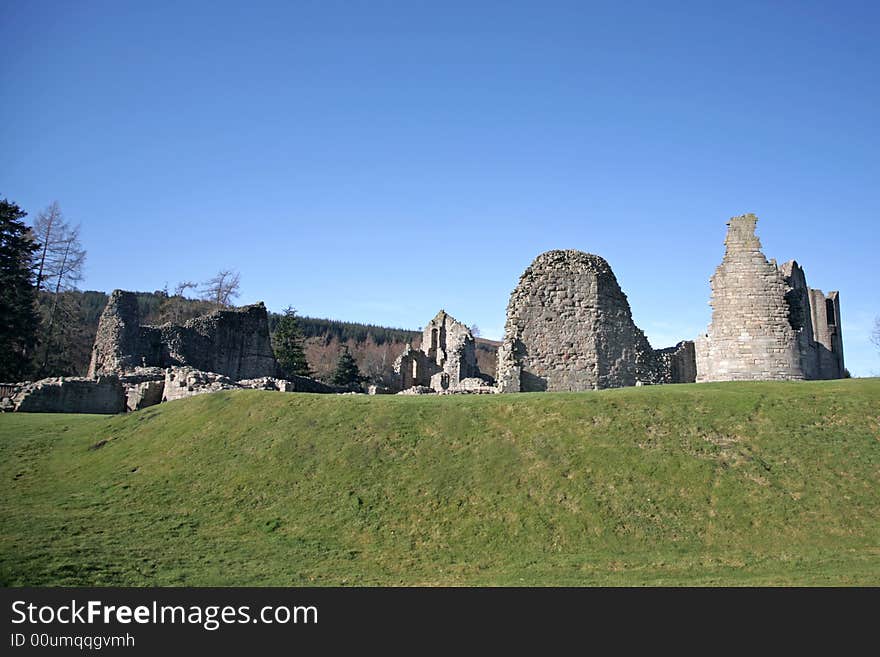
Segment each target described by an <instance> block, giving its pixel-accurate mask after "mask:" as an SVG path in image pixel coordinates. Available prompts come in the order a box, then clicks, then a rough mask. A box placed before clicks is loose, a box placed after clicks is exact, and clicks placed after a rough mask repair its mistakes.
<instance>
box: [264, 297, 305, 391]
mask: <svg viewBox="0 0 880 657" xmlns="http://www.w3.org/2000/svg"><path fill="white" fill-rule="evenodd" d="M272 349H273V350H274V351H275V359H276V360H277V361H278V364H279V365H280V366H281V369H283V370H284V372H285V373H286V374H287V375H288V376H290V375H293V374H296V375H298V376H312V371H311V370H310V369H309V363H308V361H307V360H306V352H305V340H304V338H303V334H302V330H301V329H300V327H299V321H298V320H297V316H296V311H295V310H294V309H293V308H291V307H290V306H288V307H287V308H286V309H285V310H284V315H283V317H282V318H281V319H280V320H279V321H278V326H277V327H276V329H275V332H274V333H273V334H272Z"/></svg>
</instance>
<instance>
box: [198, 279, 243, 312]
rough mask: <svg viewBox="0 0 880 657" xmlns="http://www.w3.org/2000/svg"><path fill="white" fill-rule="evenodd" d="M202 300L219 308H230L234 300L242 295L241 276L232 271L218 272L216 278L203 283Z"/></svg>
mask: <svg viewBox="0 0 880 657" xmlns="http://www.w3.org/2000/svg"><path fill="white" fill-rule="evenodd" d="M202 285H204V287H203V288H202V299H203V300H205V301H209V302H211V303H213V304H214V305H215V306H217V307H218V308H229V307H231V306H232V300H233V299H235V298H237V297H238V296H239V295H240V294H241V293H240V291H239V288H240V280H239V274H238V272H237V271H233V270H231V269H223V270H221V271H219V272H217V275H216V276H214V278H212V279H210V280H209V281H206V282H205V283H203V284H202Z"/></svg>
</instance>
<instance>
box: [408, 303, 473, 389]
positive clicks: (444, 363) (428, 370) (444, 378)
mask: <svg viewBox="0 0 880 657" xmlns="http://www.w3.org/2000/svg"><path fill="white" fill-rule="evenodd" d="M475 344H476V343H475V341H474V336H473V334H472V333H471V330H470V329H469V328H468V327H467V326H465V325H464V324H462V323H461V322H459V321H458V320H457V319H455V318H454V317H453V316H452V315H450V314H449V313H447V312H446V311H445V310H441V311H440V312H439V313H437V315H436V316H435V317H434V319H432V320H431V321H430V322H428V325H427V326H425V329H424V331H422V341H421V346H420V348H419V349H415V348H413V347H412V345H407V346H406V349H404V351H403V353H402V354H401V355H400V356H398V358H397V360H395V362H394V374H395V378H396V384H397V386H396V387H397V388H398V389H401V390H407V389H409V388H412V387H414V386H422V387H425V388H432V389H433V390H436V391H438V392H439V391H441V390H455V389H456V388H457V387H458V386H459V384H460V383H461V382H462V381H464V380H465V379H472V378H477V379H481V380H482V379H485V378H487V377H484V375H482V374H481V373H480V368H479V367H478V365H477V353H476V346H475Z"/></svg>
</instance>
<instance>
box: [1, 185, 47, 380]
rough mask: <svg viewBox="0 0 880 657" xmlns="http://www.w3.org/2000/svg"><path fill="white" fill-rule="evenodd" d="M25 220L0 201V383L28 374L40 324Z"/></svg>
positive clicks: (32, 244)
mask: <svg viewBox="0 0 880 657" xmlns="http://www.w3.org/2000/svg"><path fill="white" fill-rule="evenodd" d="M26 216H27V213H26V212H24V211H23V210H22V209H21V208H20V207H18V206H17V205H16V204H15V203H10V202H9V201H8V200H6V199H3V200H2V201H0V381H17V380H21V379H23V378H24V377H25V376H26V375H27V374H28V371H29V362H30V359H31V357H32V353H31V350H32V349H33V347H34V344H35V342H36V336H37V329H38V327H39V323H40V320H39V317H38V316H37V310H36V285H35V272H34V253H35V252H36V251H37V250H38V249H39V245H38V244H36V243H35V242H34V240H33V238H32V235H31V232H30V229H29V228H28V227H27V226H26V225H25V224H24V223H23V222H22V221H21V219H23V218H24V217H26Z"/></svg>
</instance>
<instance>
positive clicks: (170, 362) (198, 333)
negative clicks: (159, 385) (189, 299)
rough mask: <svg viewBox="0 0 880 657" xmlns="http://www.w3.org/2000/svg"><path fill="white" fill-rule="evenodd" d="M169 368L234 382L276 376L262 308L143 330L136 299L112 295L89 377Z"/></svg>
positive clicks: (256, 306)
mask: <svg viewBox="0 0 880 657" xmlns="http://www.w3.org/2000/svg"><path fill="white" fill-rule="evenodd" d="M172 366H190V367H193V368H195V369H198V370H202V371H205V372H216V373H217V374H222V375H224V376H228V377H229V378H230V379H232V380H236V381H237V380H240V379H254V378H258V377H263V376H270V377H274V376H279V374H280V372H279V368H278V364H277V363H276V361H275V354H274V352H273V351H272V342H271V340H270V338H269V316H268V313H267V312H266V306H264V305H263V304H262V303H257V304H253V305H251V306H244V307H242V308H234V309H233V308H229V309H227V308H224V309H220V310H215V311H214V312H212V313H210V314H208V315H203V316H201V317H196V318H195V319H191V320H189V321H188V322H186V323H185V324H182V325H178V324H170V323H168V324H163V325H162V326H142V325H141V323H140V314H139V312H138V305H137V296H136V295H135V294H134V293H133V292H125V291H123V290H114V291H113V294H111V295H110V300H109V302H108V303H107V306H106V308H104V312H103V313H102V314H101V319H100V321H99V323H98V333H97V336H96V337H95V346H94V347H93V348H92V359H91V363H90V365H89V374H88V375H89V376H90V377H95V376H98V375H99V374H121V373H123V372H125V371H128V370H131V369H133V368H135V367H161V368H165V367H172Z"/></svg>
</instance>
